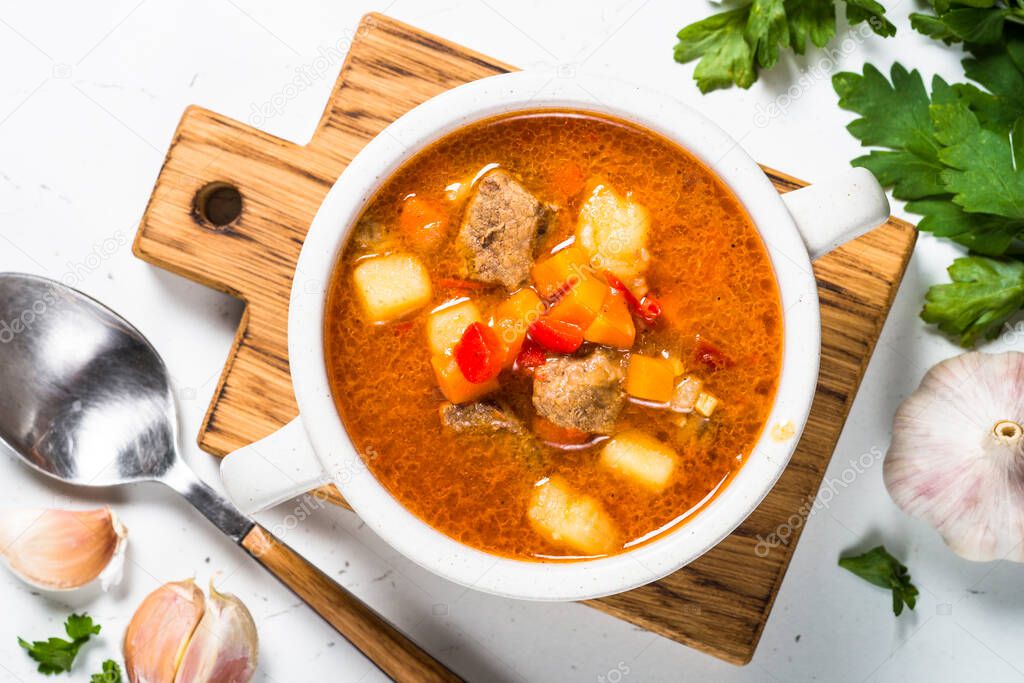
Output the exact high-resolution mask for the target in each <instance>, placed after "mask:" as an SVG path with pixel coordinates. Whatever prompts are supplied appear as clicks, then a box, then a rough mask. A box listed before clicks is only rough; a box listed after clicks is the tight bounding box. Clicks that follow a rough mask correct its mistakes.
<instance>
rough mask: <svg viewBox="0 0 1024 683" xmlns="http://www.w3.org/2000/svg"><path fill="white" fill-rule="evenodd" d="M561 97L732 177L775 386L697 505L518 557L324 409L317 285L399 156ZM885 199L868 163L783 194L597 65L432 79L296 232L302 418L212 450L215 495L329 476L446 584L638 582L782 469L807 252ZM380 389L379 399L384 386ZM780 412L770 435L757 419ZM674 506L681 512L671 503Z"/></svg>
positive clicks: (554, 589) (806, 324)
mask: <svg viewBox="0 0 1024 683" xmlns="http://www.w3.org/2000/svg"><path fill="white" fill-rule="evenodd" d="M545 108H569V109H576V110H582V111H593V112H600V113H604V114H610V115H613V116H617V117H620V118H622V119H626V120H628V121H632V122H634V123H636V124H640V125H642V126H645V127H647V128H649V129H651V130H653V131H656V132H657V133H660V134H661V135H663V136H665V137H667V138H669V139H671V140H673V141H675V142H677V143H678V144H680V145H682V146H683V147H685V148H686V149H688V150H689V151H690V152H691V153H693V154H695V155H696V156H697V157H699V158H700V159H701V160H702V161H703V162H704V163H705V164H707V165H708V166H709V167H710V168H711V169H713V170H714V172H715V173H717V174H718V175H719V177H720V178H721V179H722V180H724V181H725V183H726V184H728V186H729V187H730V188H731V189H732V191H733V192H734V193H735V194H736V196H737V197H738V198H739V200H740V201H741V202H742V204H743V206H744V207H745V208H746V210H747V212H748V213H749V215H750V216H751V218H752V219H753V222H754V223H755V225H756V226H757V228H758V230H759V231H760V233H761V236H762V238H763V240H764V243H765V245H766V246H767V249H768V252H769V254H770V257H771V263H772V266H773V267H774V269H775V275H776V278H777V280H778V284H779V291H780V293H781V297H782V309H783V312H784V333H783V336H784V348H783V350H782V374H781V378H780V381H779V388H778V393H777V395H776V397H775V402H774V405H773V406H772V410H771V415H770V416H769V418H768V422H767V425H768V426H767V427H766V429H765V430H764V432H763V433H762V436H761V438H760V440H759V441H758V443H757V445H756V447H755V448H754V450H753V452H752V453H751V454H750V457H749V458H748V460H747V462H746V464H744V465H743V467H742V468H741V469H740V471H739V473H738V474H737V475H736V476H735V477H734V478H733V480H732V481H731V482H730V483H729V484H728V485H727V486H726V487H725V489H724V490H723V491H722V492H721V493H719V494H718V496H717V497H715V498H714V500H712V501H711V503H710V504H709V505H707V507H706V508H705V509H703V510H702V511H700V512H699V513H698V514H696V515H695V516H694V517H692V518H691V519H690V520H689V521H687V522H686V523H683V524H680V525H678V526H677V528H674V529H672V530H670V531H667V532H666V533H664V534H663V535H661V536H660V537H659V538H657V539H655V540H652V541H650V542H648V543H646V544H643V545H640V546H638V547H636V548H635V549H633V550H630V551H628V552H625V553H622V554H620V555H614V556H611V557H606V558H600V559H595V560H587V561H578V562H547V563H543V562H527V561H519V560H512V559H507V558H501V557H496V556H494V555H490V554H487V553H484V552H481V551H479V550H476V549H474V548H470V547H468V546H465V545H463V544H461V543H459V542H457V541H455V540H453V539H451V538H449V537H447V536H445V535H444V534H442V533H440V532H439V531H436V530H435V529H433V528H432V527H430V526H428V525H427V524H426V523H425V522H423V521H421V520H420V519H419V518H417V517H415V516H414V515H413V514H411V513H410V512H408V511H407V510H406V509H405V508H404V507H402V505H401V504H400V503H399V502H398V501H396V500H395V499H394V498H393V497H392V496H391V495H390V494H389V493H388V492H387V491H386V490H385V489H384V487H383V486H381V484H380V483H379V482H378V481H377V480H376V479H375V478H374V477H373V475H372V474H371V473H370V472H369V471H368V470H367V469H366V467H365V464H364V462H363V461H362V459H361V458H360V456H359V455H358V454H357V453H356V452H355V449H354V448H353V445H352V443H351V441H350V440H349V437H348V435H347V434H346V432H345V428H344V426H343V424H342V422H341V420H340V418H339V416H338V413H337V410H336V408H335V404H334V400H333V399H332V396H331V388H330V386H329V384H328V379H327V374H326V369H325V359H324V345H323V338H322V331H323V327H324V306H325V292H326V291H327V286H328V283H329V281H330V277H331V273H332V270H333V268H334V265H335V262H336V260H337V258H338V255H339V252H340V250H341V249H342V247H343V246H344V244H345V240H346V238H347V236H348V232H349V230H350V229H351V227H352V225H353V223H354V222H355V220H356V218H357V217H358V215H359V214H360V212H361V211H362V209H363V207H364V205H365V204H366V202H367V201H368V200H369V199H370V198H371V197H372V196H373V194H374V192H375V191H376V190H377V188H378V187H379V186H380V185H381V183H382V182H383V181H384V180H385V179H387V178H388V177H389V176H390V175H391V174H392V172H394V171H395V170H396V169H397V168H398V167H399V166H400V165H401V164H402V163H403V162H404V161H406V160H407V159H409V158H410V157H411V156H412V155H414V154H415V153H416V152H418V151H419V150H421V149H423V148H424V147H425V146H426V145H428V144H430V143H432V142H434V141H435V140H437V139H438V138H440V137H443V136H444V135H446V134H448V133H451V132H452V131H454V130H456V129H457V128H460V127H462V126H464V125H466V124H469V123H472V122H474V121H477V120H480V119H483V118H487V117H491V116H494V115H497V114H504V113H507V112H513V111H517V110H535V109H545ZM888 214H889V207H888V203H887V202H886V199H885V195H884V193H883V192H882V190H881V188H880V187H879V186H878V184H877V183H876V182H875V181H874V178H873V177H872V176H871V175H870V174H868V173H866V172H863V171H861V170H859V169H856V170H854V171H851V172H847V173H846V174H844V176H842V177H841V178H839V179H838V180H835V181H833V182H830V183H825V184H819V185H815V186H813V187H811V188H806V189H803V190H800V191H798V192H795V193H791V194H790V195H787V197H786V201H785V202H784V201H783V200H782V199H781V198H780V196H779V194H778V192H776V190H775V189H774V187H773V186H772V184H771V183H770V182H769V180H768V178H767V177H766V176H765V174H764V173H763V172H762V171H761V169H760V168H759V167H758V166H757V164H755V163H754V162H753V160H751V159H750V157H749V156H747V154H746V153H745V152H744V151H743V150H742V149H741V148H740V146H739V144H738V143H737V142H736V141H735V140H733V139H732V138H730V137H729V136H728V135H727V134H725V133H724V132H723V131H722V130H721V129H719V128H718V127H717V126H715V125H714V124H713V123H711V122H710V121H709V120H708V119H706V118H705V117H704V116H702V115H701V114H699V113H697V112H696V111H694V110H693V109H691V108H689V107H687V106H685V105H683V104H682V103H680V102H678V101H676V100H674V99H672V98H670V97H667V96H665V95H661V94H659V93H655V92H651V91H649V90H645V89H642V88H640V87H637V86H633V85H628V84H625V83H620V82H616V81H612V80H610V79H607V78H602V77H588V76H581V77H575V78H573V79H559V78H553V77H552V76H551V75H550V74H546V73H539V72H518V73H513V74H508V75H502V76H495V77H492V78H487V79H484V80H480V81H476V82H474V83H470V84H468V85H464V86H461V87H458V88H455V89H454V90H451V91H448V92H446V93H444V94H441V95H439V96H437V97H435V98H434V99H432V100H430V101H428V102H426V103H424V104H422V105H421V106H419V107H416V108H415V109H413V110H412V111H410V112H409V113H407V114H406V115H404V116H402V117H401V118H400V119H398V120H397V121H395V122H394V123H393V124H391V125H390V126H388V127H387V128H386V129H385V130H384V131H383V132H382V133H381V134H380V135H378V136H377V137H376V138H374V139H373V140H372V141H371V142H370V143H369V144H368V145H367V146H366V147H365V148H364V149H363V150H362V151H361V152H360V153H359V154H358V156H356V158H355V159H354V160H353V161H352V163H351V164H349V166H348V168H347V169H345V171H344V173H343V174H342V176H341V177H340V178H339V179H338V181H337V182H336V183H335V185H334V187H333V188H332V189H331V191H330V192H329V193H328V195H327V198H326V199H325V200H324V203H323V205H322V206H321V207H320V211H319V212H318V213H317V215H316V218H315V219H314V221H313V225H312V227H311V228H310V231H309V234H308V236H307V237H306V241H305V244H304V245H303V248H302V253H301V256H300V258H299V264H298V268H297V271H296V274H295V280H294V283H293V288H292V297H291V308H290V311H289V318H288V350H289V357H290V360H291V373H292V380H293V383H294V387H295V394H296V397H297V399H298V404H299V410H300V417H299V418H297V419H296V420H295V421H294V422H292V423H291V424H289V425H288V426H286V427H284V428H283V429H282V430H280V431H279V432H277V433H276V434H273V435H271V436H269V437H267V438H266V439H264V440H262V441H260V442H257V443H255V444H253V445H251V446H247V447H245V448H243V449H241V450H239V451H237V452H236V453H234V454H232V455H230V456H229V457H228V458H226V459H225V461H224V464H223V466H222V472H223V476H224V480H225V484H226V486H227V488H228V491H229V494H230V495H231V497H232V498H233V499H234V501H235V502H236V504H238V505H239V507H241V508H242V509H243V510H246V511H255V510H259V509H263V508H265V507H269V506H271V505H273V504H276V503H278V502H281V501H283V500H286V499H287V498H290V497H292V496H294V495H297V494H299V493H302V492H304V491H307V490H309V489H310V488H312V487H313V486H315V485H316V484H321V483H327V482H332V483H334V484H336V485H337V486H338V488H339V489H340V490H341V493H342V495H343V496H344V497H345V499H346V500H347V501H348V502H349V503H350V504H351V505H352V508H353V509H354V510H355V511H356V513H358V514H359V516H360V517H361V518H362V519H363V520H364V521H365V522H366V524H368V525H369V526H370V527H371V528H372V529H373V530H374V531H375V532H376V533H377V534H379V535H380V536H381V537H382V538H383V539H384V540H385V541H387V542H388V543H389V544H390V545H391V546H393V547H394V548H395V549H396V550H398V551H399V552H401V553H402V554H403V555H405V556H406V557H408V558H409V559H411V560H413V561H414V562H416V563H417V564H419V565H422V566H423V567H425V568H427V569H429V570H430V571H432V572H435V573H436V574H439V575H441V576H443V577H445V578H448V579H450V580H452V581H455V582H457V583H460V584H463V585H465V586H469V587H471V588H475V589H478V590H482V591H486V592H489V593H494V594H497V595H503V596H507V597H512V598H522V599H530V600H579V599H586V598H594V597H598V596H603V595H608V594H611V593H618V592H621V591H625V590H628V589H630V588H634V587H636V586H640V585H642V584H645V583H649V582H651V581H654V580H656V579H659V578H661V577H662V576H665V575H666V574H669V573H670V572H673V571H675V570H676V569H678V568H680V567H682V566H683V565H685V564H687V563H689V562H691V561H693V560H694V559H696V558H698V557H700V556H701V555H702V554H703V553H705V552H707V550H708V549H710V548H711V547H713V546H714V545H715V544H717V543H718V542H719V541H721V540H722V539H723V538H724V537H725V536H726V535H728V534H729V533H730V532H731V531H732V530H733V529H735V528H736V526H737V525H739V524H740V522H742V521H743V520H744V519H745V518H746V517H747V515H749V514H750V513H751V512H752V511H753V510H754V508H755V507H756V506H757V505H758V504H759V503H760V502H761V500H762V499H763V498H764V496H765V495H766V494H767V493H768V491H769V490H770V489H771V487H772V485H773V484H774V483H775V481H776V480H777V479H778V478H779V475H781V474H782V471H783V470H784V469H785V467H786V464H787V463H788V462H789V459H790V456H791V455H792V453H793V450H794V448H795V446H796V443H797V440H798V438H799V434H800V432H801V431H802V429H803V426H804V422H805V421H806V418H807V414H808V411H809V410H810V404H811V399H812V398H813V395H814V388H815V383H816V381H817V375H818V357H819V352H820V328H819V318H818V297H817V290H816V286H815V281H814V276H813V274H812V272H811V260H810V257H809V252H810V253H811V254H813V255H815V256H816V255H819V254H821V253H824V252H825V251H827V250H828V249H829V248H831V247H832V246H835V245H836V244H838V243H840V242H842V241H844V240H845V239H848V238H850V237H853V236H855V235H857V234H859V233H860V232H862V231H864V230H865V229H867V228H870V227H873V226H875V225H877V224H879V223H881V222H882V221H884V220H885V218H886V217H887V216H888ZM381 400H388V399H387V397H386V396H382V397H381ZM786 423H791V424H792V425H793V427H794V428H795V435H794V437H793V438H790V439H787V440H784V441H777V440H774V439H772V438H771V437H770V436H769V432H770V426H771V425H774V424H786ZM681 512H682V511H681Z"/></svg>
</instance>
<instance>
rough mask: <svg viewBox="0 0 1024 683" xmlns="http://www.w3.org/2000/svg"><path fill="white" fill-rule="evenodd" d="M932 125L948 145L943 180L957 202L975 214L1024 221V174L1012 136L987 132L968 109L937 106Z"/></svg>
mask: <svg viewBox="0 0 1024 683" xmlns="http://www.w3.org/2000/svg"><path fill="white" fill-rule="evenodd" d="M931 116H932V124H933V125H934V127H935V135H936V137H937V138H938V140H939V142H941V143H942V144H944V145H946V147H945V149H943V150H941V151H940V152H939V159H940V160H941V161H942V163H943V164H945V165H946V166H949V167H950V168H947V169H946V170H944V171H942V174H941V178H942V182H943V184H944V185H945V186H946V188H947V191H949V192H952V193H953V194H954V197H953V201H954V202H956V203H957V204H959V205H960V206H962V207H963V208H964V210H965V211H968V212H973V213H991V214H997V215H1000V216H1005V217H1007V218H1011V219H1021V220H1024V168H1020V169H1018V168H1016V167H1015V161H1014V155H1013V150H1012V149H1011V145H1010V136H1008V135H1003V134H1000V133H996V132H995V131H992V130H988V129H987V128H982V127H981V123H980V122H979V121H978V117H977V116H975V115H974V113H973V112H972V111H971V110H970V109H968V108H967V106H966V105H964V104H947V105H933V106H932V107H931Z"/></svg>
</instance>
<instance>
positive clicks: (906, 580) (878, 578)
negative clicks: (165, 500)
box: [839, 545, 917, 616]
mask: <svg viewBox="0 0 1024 683" xmlns="http://www.w3.org/2000/svg"><path fill="white" fill-rule="evenodd" d="M839 566H840V567H842V568H843V569H846V570H848V571H851V572H853V573H854V574H856V575H857V576H859V577H860V578H862V579H864V580H865V581H867V582H868V583H872V584H874V585H876V586H881V587H882V588H888V589H890V590H891V591H892V611H893V613H894V614H895V615H896V616H899V615H900V614H902V613H903V605H906V606H907V607H909V608H910V609H914V605H916V604H917V588H916V587H915V586H914V584H912V583H911V582H910V573H909V572H908V571H907V568H906V567H905V566H903V564H902V563H901V562H900V561H899V560H897V559H896V558H895V557H893V556H892V555H890V554H889V551H887V550H886V549H885V546H883V545H880V546H878V547H877V548H873V549H872V550H869V551H868V552H866V553H864V554H863V555H857V556H855V557H842V558H840V559H839Z"/></svg>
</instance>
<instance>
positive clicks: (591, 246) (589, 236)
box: [576, 182, 651, 285]
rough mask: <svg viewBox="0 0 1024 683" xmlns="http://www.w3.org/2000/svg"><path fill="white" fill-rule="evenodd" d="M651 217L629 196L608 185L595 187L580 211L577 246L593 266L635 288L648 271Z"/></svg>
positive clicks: (601, 184) (598, 184)
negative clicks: (635, 283)
mask: <svg viewBox="0 0 1024 683" xmlns="http://www.w3.org/2000/svg"><path fill="white" fill-rule="evenodd" d="M650 226H651V214H650V212H649V211H648V210H647V208H646V207H644V206H643V205H641V204H638V203H637V202H635V201H633V200H632V199H631V198H630V196H629V195H627V196H625V197H622V196H621V195H619V193H617V192H616V191H615V190H613V189H612V188H611V187H610V186H609V185H607V184H605V183H600V182H599V183H596V184H594V185H592V186H591V189H590V190H589V194H588V197H587V200H586V201H585V202H584V203H583V206H582V207H580V215H579V221H578V223H577V224H576V243H577V244H578V245H579V246H580V247H581V248H582V249H583V250H584V251H586V252H587V255H588V256H589V257H590V263H591V265H592V266H594V267H595V268H597V269H599V270H610V271H611V272H612V273H614V274H615V275H616V276H617V277H618V278H619V279H620V280H622V281H623V282H624V283H626V285H631V283H633V282H634V281H636V280H637V279H638V278H639V277H640V276H641V275H643V272H644V271H645V270H646V269H647V263H648V261H649V260H650V255H649V254H648V253H647V235H648V233H649V232H650Z"/></svg>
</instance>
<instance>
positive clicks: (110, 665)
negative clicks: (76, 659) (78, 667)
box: [89, 659, 121, 683]
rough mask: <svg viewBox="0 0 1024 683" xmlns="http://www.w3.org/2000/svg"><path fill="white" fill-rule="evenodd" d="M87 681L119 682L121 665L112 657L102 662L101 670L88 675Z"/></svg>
mask: <svg viewBox="0 0 1024 683" xmlns="http://www.w3.org/2000/svg"><path fill="white" fill-rule="evenodd" d="M89 683H121V667H120V666H118V664H117V662H115V661H114V660H113V659H108V660H107V661H105V662H103V671H102V672H101V673H98V674H93V675H92V676H90V677H89Z"/></svg>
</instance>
